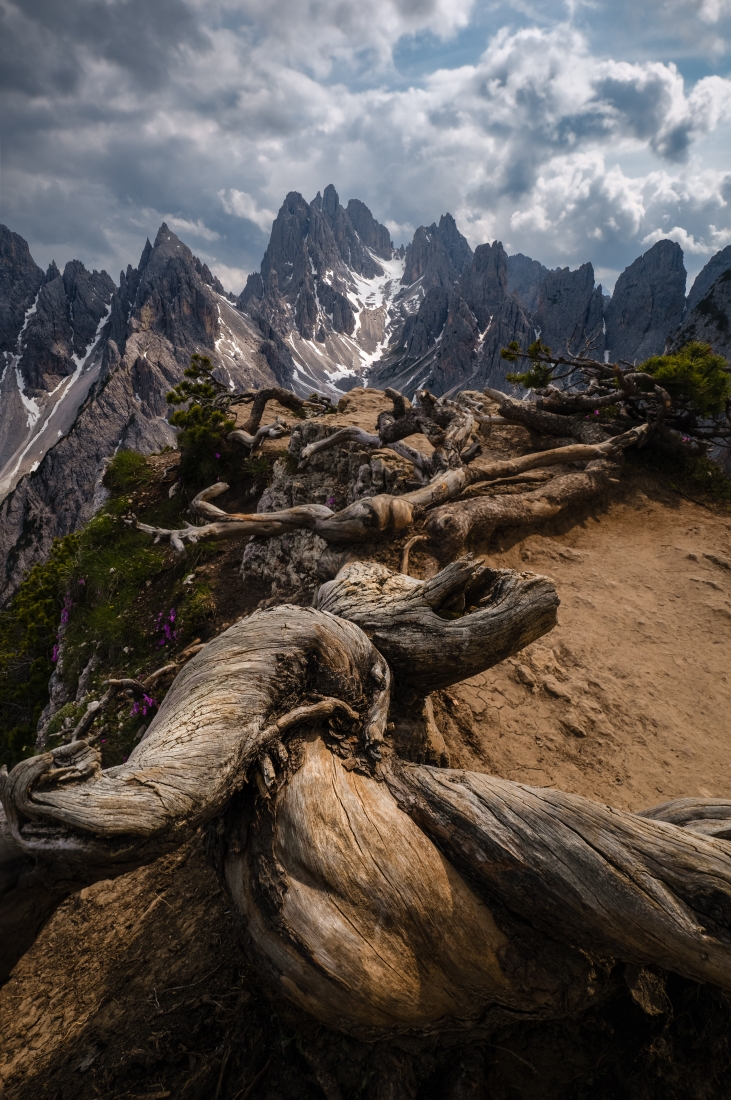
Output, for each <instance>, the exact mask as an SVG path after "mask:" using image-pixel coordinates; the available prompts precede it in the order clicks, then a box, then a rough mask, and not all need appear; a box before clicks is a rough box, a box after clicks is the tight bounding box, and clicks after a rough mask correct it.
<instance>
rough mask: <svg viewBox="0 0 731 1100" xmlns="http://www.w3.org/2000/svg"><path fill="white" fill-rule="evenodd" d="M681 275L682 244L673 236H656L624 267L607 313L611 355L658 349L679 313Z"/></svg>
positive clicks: (632, 358)
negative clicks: (663, 238)
mask: <svg viewBox="0 0 731 1100" xmlns="http://www.w3.org/2000/svg"><path fill="white" fill-rule="evenodd" d="M685 281H686V271H685V265H684V263H683V250H682V248H681V247H680V245H679V244H675V242H674V241H658V242H657V244H654V245H653V246H652V248H651V249H649V251H648V252H645V253H644V255H642V256H639V257H638V258H637V259H636V260H635V261H634V263H633V264H630V266H629V267H628V268H626V269H625V270H624V271H623V272H622V274H621V275H620V277H619V278H618V279H617V285H616V286H615V288H614V294H613V295H612V300H611V302H610V303H609V306H608V307H607V314H606V326H607V332H606V340H607V348H608V350H609V355H610V358H611V359H612V361H615V360H618V359H621V360H625V361H627V362H630V363H634V362H637V363H640V362H642V360H643V359H647V358H648V357H649V356H650V355H661V354H662V352H663V349H664V347H665V342H666V340H667V338H668V336H669V335H670V334H671V333H672V332H674V330H675V329H676V328H677V327H678V325H679V324H680V321H681V318H682V316H683V311H684V309H685Z"/></svg>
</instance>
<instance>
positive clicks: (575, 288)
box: [532, 264, 604, 358]
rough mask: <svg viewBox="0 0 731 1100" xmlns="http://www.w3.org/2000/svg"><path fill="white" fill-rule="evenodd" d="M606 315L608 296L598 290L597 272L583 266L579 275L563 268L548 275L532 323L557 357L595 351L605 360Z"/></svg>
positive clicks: (542, 285) (577, 270)
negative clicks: (605, 308) (606, 298)
mask: <svg viewBox="0 0 731 1100" xmlns="http://www.w3.org/2000/svg"><path fill="white" fill-rule="evenodd" d="M603 313H604V296H603V294H602V288H601V286H597V287H595V286H594V268H593V267H592V265H591V264H582V266H581V267H579V268H577V269H576V271H571V270H569V268H568V267H563V268H557V269H556V270H555V271H549V272H548V273H547V274H546V276H545V278H544V279H543V281H542V283H541V284H540V286H539V288H538V300H537V305H536V308H535V310H534V311H533V312H532V323H533V327H534V328H535V329H537V330H538V331H539V332H540V338H541V340H542V341H543V343H544V344H547V345H548V347H550V348H551V350H552V351H553V352H554V353H556V354H561V355H565V354H566V353H567V352H571V354H573V355H577V354H580V353H582V352H583V351H585V350H588V348H591V349H592V351H591V353H592V354H593V355H595V356H599V358H601V356H602V353H603V351H604V336H603V332H602V322H603Z"/></svg>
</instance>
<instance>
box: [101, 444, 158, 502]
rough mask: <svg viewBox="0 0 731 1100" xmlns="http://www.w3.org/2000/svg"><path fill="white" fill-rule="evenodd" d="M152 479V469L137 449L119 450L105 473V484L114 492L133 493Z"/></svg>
mask: <svg viewBox="0 0 731 1100" xmlns="http://www.w3.org/2000/svg"><path fill="white" fill-rule="evenodd" d="M151 480H152V470H151V469H150V467H149V465H148V463H147V459H146V458H145V456H144V455H141V454H138V452H137V451H117V453H116V454H115V455H114V457H113V458H112V459H110V461H109V463H108V465H107V468H106V471H105V473H104V484H105V485H106V487H107V489H110V490H111V491H112V492H113V493H115V494H119V493H132V492H134V490H135V489H139V488H140V487H141V486H142V485H147V484H148V483H149V482H150V481H151Z"/></svg>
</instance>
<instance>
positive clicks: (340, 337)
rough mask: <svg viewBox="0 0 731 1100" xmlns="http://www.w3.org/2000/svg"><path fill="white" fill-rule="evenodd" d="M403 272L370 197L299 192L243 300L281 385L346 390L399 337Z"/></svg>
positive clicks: (278, 222)
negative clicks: (343, 200) (343, 199)
mask: <svg viewBox="0 0 731 1100" xmlns="http://www.w3.org/2000/svg"><path fill="white" fill-rule="evenodd" d="M402 272H403V260H402V259H401V257H400V256H399V255H398V254H396V253H395V252H394V249H393V246H392V244H391V237H390V234H389V232H388V230H387V229H386V227H385V226H384V225H381V224H380V223H379V222H377V221H376V219H375V218H374V217H373V215H372V214H371V212H370V210H369V209H368V207H367V206H365V204H364V203H362V202H359V201H357V200H351V201H350V202H349V203H348V207H347V209H346V208H344V207H343V206H341V204H340V199H339V197H338V193H337V191H336V190H335V188H334V187H333V186H332V184H330V185H329V186H328V187H326V188H325V191H324V193H323V194H322V195H320V194H319V193H318V194H317V195H316V197H315V198H314V199H313V200H312V202H310V203H308V202H306V201H305V199H304V198H303V197H302V195H300V194H299V193H298V192H296V191H292V192H290V194H288V195H287V197H286V199H285V200H284V203H283V204H282V207H281V209H280V210H279V213H278V214H277V217H276V219H275V221H274V224H273V226H272V235H271V238H270V241H269V246H268V248H267V250H266V252H265V254H264V258H263V260H262V263H261V269H260V271H258V272H254V273H253V274H252V275H250V276H249V278H248V280H247V283H246V286H245V288H244V290H243V292H242V294H241V296H240V298H239V300H238V305H239V308H240V309H241V310H242V311H243V312H245V313H246V314H247V315H248V316H249V317H250V318H251V319H252V320H253V321H254V322H255V324H256V325H257V327H258V329H259V331H260V332H261V333H262V335H263V336H264V338H265V340H266V342H267V346H266V348H264V349H263V350H264V353H265V355H266V356H267V359H268V361H269V364H270V367H271V369H272V370H273V371H274V373H275V374H276V375H277V377H278V379H279V381H280V383H281V384H282V385H286V386H291V388H292V389H294V390H295V391H298V392H300V393H303V394H308V393H310V392H311V391H312V390H313V389H320V390H325V391H328V390H329V391H330V392H339V393H342V392H343V391H344V390H346V389H349V388H350V387H352V386H353V385H357V384H358V383H359V381H360V380H361V379H362V377H363V374H364V372H365V371H366V370H367V369H368V367H369V366H370V364H371V363H372V362H373V361H374V359H377V358H379V357H380V354H381V351H382V349H383V348H384V347H385V346H386V344H387V343H388V342H389V340H390V339H391V337H392V335H393V324H394V319H395V318H396V316H397V314H398V311H396V312H395V313H394V311H393V309H392V301H393V297H394V294H395V291H396V290H397V288H398V285H399V280H400V278H401V274H402ZM399 316H400V315H399Z"/></svg>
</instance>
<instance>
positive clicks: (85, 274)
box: [18, 260, 116, 392]
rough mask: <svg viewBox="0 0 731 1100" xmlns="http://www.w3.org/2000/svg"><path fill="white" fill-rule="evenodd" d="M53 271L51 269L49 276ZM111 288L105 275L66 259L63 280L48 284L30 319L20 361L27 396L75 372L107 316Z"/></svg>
mask: <svg viewBox="0 0 731 1100" xmlns="http://www.w3.org/2000/svg"><path fill="white" fill-rule="evenodd" d="M54 270H55V271H58V269H57V268H56V265H55V264H53V265H52V267H51V268H49V271H48V275H50V276H52V275H53V274H54ZM115 289H116V288H115V286H114V283H113V282H112V280H111V279H110V278H109V276H108V275H107V273H106V271H87V270H86V268H85V267H84V265H83V264H82V263H81V262H80V261H79V260H70V261H69V262H68V263H67V264H66V267H65V268H64V271H63V275H61V274H56V275H55V277H52V278H50V279H47V281H46V282H45V285H44V286H42V287H41V289H40V292H39V294H38V297H37V300H36V308H35V312H34V313H33V315H32V316H31V317H29V318H28V323H27V325H26V329H25V333H24V338H23V346H22V354H21V355H20V356H19V359H18V366H19V369H20V371H21V374H22V375H23V379H24V381H25V384H26V388H27V390H28V391H31V392H33V391H41V392H45V391H48V390H52V389H54V387H55V386H57V385H58V383H59V381H60V380H61V379H63V378H66V377H67V376H68V375H70V374H73V373H74V371H75V370H76V369H77V368H78V362H79V360H82V361H83V360H84V359H85V358H86V356H87V355H88V353H89V350H90V347H91V345H92V344H93V343H94V340H95V339H96V337H97V335H98V332H97V330H98V328H99V322H100V321H102V320H103V319H105V318H106V317H107V314H108V312H109V303H110V302H111V300H112V295H113V294H114V291H115ZM18 350H20V349H18Z"/></svg>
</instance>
